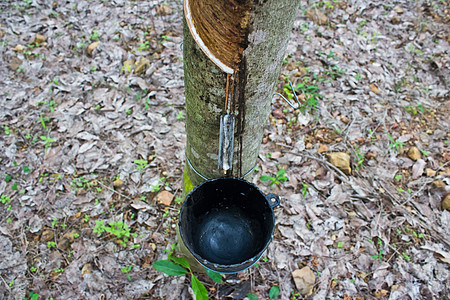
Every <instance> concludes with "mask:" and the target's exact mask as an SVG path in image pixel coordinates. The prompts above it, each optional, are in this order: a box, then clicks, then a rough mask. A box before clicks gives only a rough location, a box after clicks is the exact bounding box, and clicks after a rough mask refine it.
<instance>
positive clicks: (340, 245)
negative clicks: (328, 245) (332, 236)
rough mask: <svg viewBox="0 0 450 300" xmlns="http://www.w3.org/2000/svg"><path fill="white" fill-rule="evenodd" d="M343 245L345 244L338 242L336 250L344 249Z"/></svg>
mask: <svg viewBox="0 0 450 300" xmlns="http://www.w3.org/2000/svg"><path fill="white" fill-rule="evenodd" d="M344 244H345V243H344V242H338V243H337V247H338V248H342V247H344Z"/></svg>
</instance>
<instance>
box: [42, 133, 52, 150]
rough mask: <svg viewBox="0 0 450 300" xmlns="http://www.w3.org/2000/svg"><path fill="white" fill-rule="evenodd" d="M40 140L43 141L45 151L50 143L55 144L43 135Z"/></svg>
mask: <svg viewBox="0 0 450 300" xmlns="http://www.w3.org/2000/svg"><path fill="white" fill-rule="evenodd" d="M40 138H41V140H43V141H44V142H45V151H47V149H48V148H50V146H51V145H52V143H54V142H56V141H55V140H54V139H52V138H51V137H48V136H45V135H42V136H40Z"/></svg>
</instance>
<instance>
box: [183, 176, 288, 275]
mask: <svg viewBox="0 0 450 300" xmlns="http://www.w3.org/2000/svg"><path fill="white" fill-rule="evenodd" d="M279 203H280V198H279V197H278V196H277V195H274V194H267V195H265V194H264V193H263V192H261V191H260V190H259V189H258V188H257V187H256V186H255V185H253V184H251V183H249V182H247V181H245V180H243V179H239V178H235V177H223V178H216V179H211V180H208V181H205V182H202V183H201V184H200V185H198V186H197V187H195V188H194V189H193V190H192V191H191V192H190V193H189V195H188V196H187V197H186V200H185V201H184V203H183V207H182V208H181V214H180V220H179V224H178V225H179V228H180V235H181V238H182V240H183V242H184V244H185V246H186V247H187V249H188V250H189V251H190V252H191V254H192V255H193V256H194V258H195V259H196V260H197V261H198V262H199V263H200V264H202V265H203V266H205V267H206V268H208V269H211V270H213V271H216V272H220V273H237V272H240V271H243V270H245V269H247V268H248V267H250V266H251V265H253V264H254V263H256V262H257V261H258V260H259V259H260V257H261V255H262V254H263V252H264V250H266V248H267V246H268V245H269V243H270V241H271V240H272V237H273V231H274V228H275V217H274V214H273V210H272V208H274V207H275V206H277V205H278V204H279Z"/></svg>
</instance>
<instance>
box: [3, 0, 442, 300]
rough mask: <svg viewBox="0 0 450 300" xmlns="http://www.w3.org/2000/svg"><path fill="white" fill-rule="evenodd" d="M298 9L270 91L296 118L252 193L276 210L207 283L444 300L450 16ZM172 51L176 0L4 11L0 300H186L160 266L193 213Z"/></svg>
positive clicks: (388, 4) (13, 4)
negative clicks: (239, 256)
mask: <svg viewBox="0 0 450 300" xmlns="http://www.w3.org/2000/svg"><path fill="white" fill-rule="evenodd" d="M299 2H300V8H299V13H298V17H297V19H296V21H295V25H294V28H293V30H292V34H291V38H290V42H289V45H288V49H287V53H286V58H285V60H284V61H283V68H282V74H280V83H279V85H278V92H282V93H284V95H286V96H289V94H291V96H292V92H291V91H290V90H289V89H288V88H286V87H288V85H287V82H288V81H287V79H288V78H289V80H291V81H292V83H293V85H294V86H295V88H296V91H297V94H298V95H299V98H300V100H301V101H302V107H301V109H300V110H297V111H294V110H293V109H291V108H290V107H289V106H288V105H287V104H286V103H285V102H284V101H282V100H281V99H280V98H279V97H275V99H274V101H273V109H272V114H271V116H270V120H268V123H267V127H266V129H265V136H264V140H263V145H262V147H261V152H260V159H259V160H258V168H257V171H256V172H255V175H256V176H254V179H253V182H254V183H255V184H257V185H258V186H259V187H261V189H262V190H263V191H264V192H272V193H276V194H278V195H280V196H281V198H282V201H281V205H280V206H279V207H278V208H276V209H275V215H276V223H277V225H276V230H275V235H274V239H273V241H272V243H271V244H270V246H269V248H268V250H267V252H266V253H265V254H264V256H263V258H262V259H261V260H260V262H259V263H258V264H257V265H255V266H253V267H251V268H250V269H248V270H246V271H243V272H241V273H238V274H234V275H225V276H224V282H223V283H222V284H216V283H214V282H213V281H212V280H211V279H209V277H207V276H206V275H204V274H198V277H199V279H200V281H201V282H203V284H204V285H205V286H206V288H207V290H208V292H209V296H210V298H211V299H243V298H245V297H249V295H250V298H251V299H255V296H256V297H258V298H259V299H268V298H269V290H270V289H271V287H273V286H278V287H279V289H280V294H279V295H277V299H304V298H308V299H449V296H448V295H449V294H450V293H449V286H450V272H449V270H450V268H449V263H450V252H449V249H450V248H449V240H450V239H449V233H450V230H449V229H448V227H449V224H450V211H449V209H450V204H449V202H450V197H449V191H450V165H449V160H450V153H449V141H450V133H449V115H450V111H449V109H450V98H449V89H448V85H449V79H450V76H449V74H450V73H449V50H450V47H449V36H450V26H449V22H450V15H449V14H450V6H449V2H448V1H447V0H446V1H443V0H439V1H438V0H417V1H409V0H398V1H384V0H374V1H365V0H364V1H363V0H348V1H344V0H342V1H334V0H332V1H304V0H302V1H299ZM286 34H287V33H286ZM181 43H182V3H181V0H177V1H175V0H173V1H166V2H163V1H151V0H149V1H125V0H107V1H105V0H90V1H88V0H76V1H75V0H67V1H45V0H22V1H19V0H16V1H14V0H9V1H1V2H0V65H1V66H2V68H0V125H1V128H0V149H1V151H0V176H1V177H0V195H1V199H0V200H1V203H0V299H23V298H25V299H37V298H38V297H39V299H50V298H52V299H191V298H192V294H193V292H192V289H191V287H190V281H191V277H189V276H186V275H182V276H178V277H173V276H167V275H165V274H163V273H161V272H158V271H156V270H155V269H154V268H153V266H152V263H153V262H154V261H155V260H158V259H167V251H165V250H166V249H171V245H172V244H173V243H174V242H175V241H176V232H175V229H176V224H177V216H178V211H179V209H180V207H181V205H180V203H181V201H182V199H181V186H182V170H183V165H184V147H185V142H186V138H185V131H184V117H185V115H184V111H183V106H184V102H185V99H184V82H183V60H182V50H181ZM279 170H285V172H286V173H285V174H284V175H281V173H282V172H283V171H279ZM277 172H280V173H279V175H278V181H279V182H277V183H274V184H272V185H270V184H269V182H268V181H261V180H260V177H261V176H263V175H265V176H271V177H272V178H274V181H276V179H277V175H276V174H277ZM285 177H287V178H285ZM102 224H103V225H102ZM102 230H107V232H102ZM297 270H301V271H297ZM294 271H295V272H294ZM296 284H297V285H296ZM272 291H274V290H273V289H272ZM249 293H251V294H249ZM272 296H273V295H272Z"/></svg>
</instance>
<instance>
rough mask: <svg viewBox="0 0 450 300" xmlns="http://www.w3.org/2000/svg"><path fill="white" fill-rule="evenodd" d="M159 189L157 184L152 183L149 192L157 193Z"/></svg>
mask: <svg viewBox="0 0 450 300" xmlns="http://www.w3.org/2000/svg"><path fill="white" fill-rule="evenodd" d="M160 189H161V188H160V186H159V183H154V184H152V185H151V186H150V192H152V193H155V192H159V190H160Z"/></svg>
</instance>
